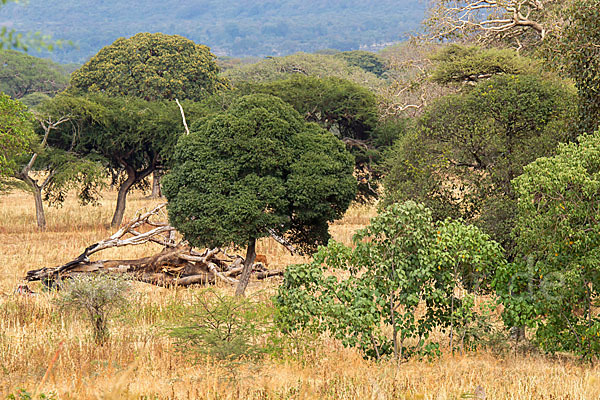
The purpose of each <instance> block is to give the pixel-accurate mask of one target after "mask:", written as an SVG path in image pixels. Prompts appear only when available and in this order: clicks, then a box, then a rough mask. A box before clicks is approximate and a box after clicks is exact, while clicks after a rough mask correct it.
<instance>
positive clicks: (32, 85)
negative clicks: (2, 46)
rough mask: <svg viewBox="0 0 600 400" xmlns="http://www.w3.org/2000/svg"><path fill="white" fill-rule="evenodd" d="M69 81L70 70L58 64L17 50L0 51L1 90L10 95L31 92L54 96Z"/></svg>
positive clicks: (21, 96)
mask: <svg viewBox="0 0 600 400" xmlns="http://www.w3.org/2000/svg"><path fill="white" fill-rule="evenodd" d="M68 83H69V74H68V73H67V71H66V70H65V69H64V67H63V66H61V65H59V64H56V63H54V62H52V61H50V60H46V59H43V58H38V57H33V56H30V55H28V54H25V53H22V52H20V51H15V50H4V51H1V52H0V91H2V92H4V93H6V94H8V95H9V96H11V97H12V98H13V99H21V98H23V97H25V96H27V95H30V94H33V93H44V94H47V95H50V96H53V95H55V94H56V93H58V92H60V91H61V90H63V89H65V88H66V87H67V84H68Z"/></svg>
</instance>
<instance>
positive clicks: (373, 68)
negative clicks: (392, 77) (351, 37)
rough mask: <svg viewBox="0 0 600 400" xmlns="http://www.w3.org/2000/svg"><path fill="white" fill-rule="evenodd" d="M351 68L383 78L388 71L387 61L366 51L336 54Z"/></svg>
mask: <svg viewBox="0 0 600 400" xmlns="http://www.w3.org/2000/svg"><path fill="white" fill-rule="evenodd" d="M335 56H336V57H339V58H341V59H343V60H344V61H346V62H347V63H348V65H350V66H351V67H358V68H360V69H362V70H364V71H366V72H370V73H372V74H375V75H377V76H378V77H380V78H382V77H383V74H384V73H385V71H386V69H387V68H386V65H385V60H384V59H383V58H381V57H379V56H378V55H377V54H375V53H371V52H370V51H364V50H353V51H342V52H340V53H336V54H335Z"/></svg>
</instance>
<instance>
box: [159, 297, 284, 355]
mask: <svg viewBox="0 0 600 400" xmlns="http://www.w3.org/2000/svg"><path fill="white" fill-rule="evenodd" d="M182 322H183V323H184V325H183V326H178V327H172V328H170V329H169V334H170V336H172V337H173V338H175V339H176V344H177V348H178V350H179V351H180V352H182V353H184V354H186V355H187V356H190V357H191V358H193V359H198V358H200V357H201V356H207V355H208V356H211V357H214V358H215V359H217V360H220V361H225V362H237V361H240V360H241V359H244V358H246V359H256V358H260V357H261V356H263V355H265V354H266V353H269V352H271V351H273V350H274V349H275V348H276V346H275V345H274V343H273V339H274V336H273V334H274V332H276V329H275V327H274V323H273V316H272V309H271V308H270V307H269V306H268V305H267V304H264V303H261V302H259V301H256V300H253V299H252V298H240V297H232V296H229V295H226V294H221V293H219V292H218V291H216V290H214V289H207V290H206V291H204V292H202V293H201V295H200V296H198V297H197V298H196V301H195V303H194V304H193V305H192V306H191V309H190V311H189V313H188V314H187V315H186V316H185V317H184V320H183V321H182Z"/></svg>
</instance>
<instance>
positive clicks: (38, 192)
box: [33, 185, 46, 230]
mask: <svg viewBox="0 0 600 400" xmlns="http://www.w3.org/2000/svg"><path fill="white" fill-rule="evenodd" d="M36 186H37V185H36ZM33 198H34V199H35V217H36V219H37V226H38V228H40V230H45V229H46V215H45V214H44V203H42V189H41V188H38V187H33Z"/></svg>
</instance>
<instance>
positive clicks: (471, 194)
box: [386, 75, 574, 251]
mask: <svg viewBox="0 0 600 400" xmlns="http://www.w3.org/2000/svg"><path fill="white" fill-rule="evenodd" d="M573 103H574V97H573V94H572V92H571V91H570V90H569V89H568V88H567V87H565V86H564V85H562V84H561V83H560V82H556V81H553V80H545V79H542V78H540V77H538V76H534V75H497V76H494V77H492V78H490V79H488V80H486V81H482V82H481V83H479V84H478V85H477V86H475V87H474V88H473V89H471V90H467V91H463V92H460V93H458V94H454V95H449V96H445V97H443V98H440V99H439V100H438V101H436V102H435V103H434V104H432V105H431V106H430V107H429V108H428V109H427V110H426V112H425V114H424V115H423V117H422V118H421V119H420V122H419V126H418V129H417V131H416V132H414V133H413V134H410V135H407V136H405V137H404V138H403V139H401V140H400V141H399V142H398V143H397V145H396V146H395V151H394V153H393V156H392V158H391V159H390V161H389V162H390V172H389V174H388V176H387V180H386V191H387V193H388V197H387V201H388V202H391V201H404V200H407V199H414V198H416V199H419V201H423V202H425V203H426V204H427V205H428V206H429V207H431V208H432V210H433V212H434V216H435V218H436V219H443V218H446V217H448V216H453V217H462V218H465V219H466V220H469V221H474V222H476V223H477V224H478V225H479V226H480V227H481V228H482V229H483V230H484V231H485V232H486V233H489V234H490V235H492V237H493V238H494V239H495V240H497V241H499V242H500V243H501V244H502V245H503V246H504V247H505V248H506V249H507V250H509V251H510V250H511V249H512V247H513V246H514V243H513V239H512V238H511V235H510V232H511V230H512V226H513V219H514V208H515V201H516V196H515V194H514V192H513V189H512V187H511V180H512V179H514V178H515V177H517V176H519V175H520V174H521V173H522V171H523V166H525V165H527V164H528V163H530V162H531V161H533V160H535V159H536V158H538V157H541V156H544V155H547V154H550V153H551V152H552V151H553V149H554V148H555V147H556V145H557V144H558V143H559V142H563V141H567V140H569V139H570V138H571V136H570V135H569V133H568V132H569V123H570V121H572V119H573V118H572V114H573V110H572V106H571V105H572V104H573Z"/></svg>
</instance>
